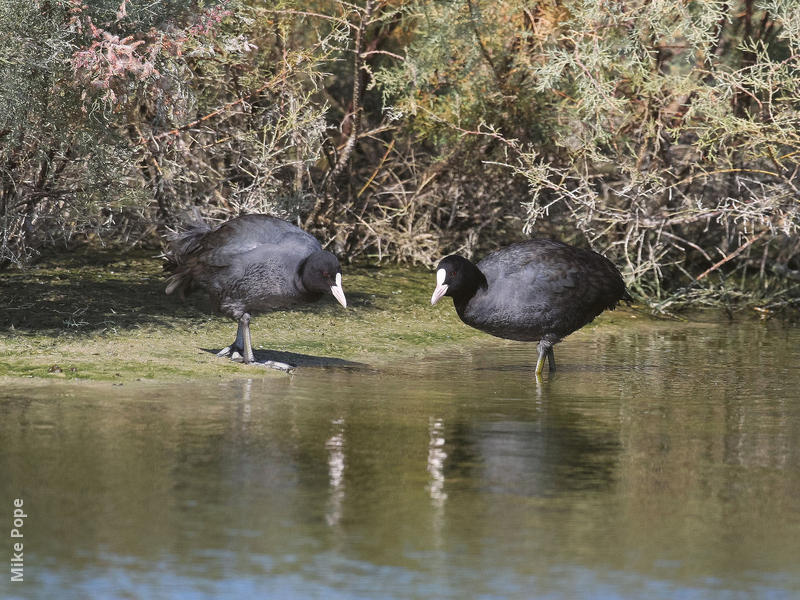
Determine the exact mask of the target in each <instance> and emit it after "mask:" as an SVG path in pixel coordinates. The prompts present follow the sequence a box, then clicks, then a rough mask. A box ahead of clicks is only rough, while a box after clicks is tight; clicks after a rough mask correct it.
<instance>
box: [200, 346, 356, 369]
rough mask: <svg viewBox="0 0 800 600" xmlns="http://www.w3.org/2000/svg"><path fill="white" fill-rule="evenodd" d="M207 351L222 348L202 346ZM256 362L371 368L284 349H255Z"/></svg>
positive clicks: (347, 361) (220, 358) (292, 365)
mask: <svg viewBox="0 0 800 600" xmlns="http://www.w3.org/2000/svg"><path fill="white" fill-rule="evenodd" d="M201 350H203V351H205V352H210V353H211V354H217V353H218V352H219V351H220V350H221V349H216V350H212V349H210V348H201ZM253 355H254V357H255V359H256V363H262V364H263V363H267V366H269V363H282V364H285V365H289V366H290V367H292V368H302V367H337V368H346V369H370V368H371V367H370V366H369V365H368V364H366V363H361V362H355V361H352V360H344V359H343V358H334V357H332V356H313V355H311V354H299V353H297V352H284V351H283V350H253ZM219 360H230V359H229V358H225V357H219Z"/></svg>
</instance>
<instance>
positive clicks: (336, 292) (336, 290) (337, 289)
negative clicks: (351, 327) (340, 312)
mask: <svg viewBox="0 0 800 600" xmlns="http://www.w3.org/2000/svg"><path fill="white" fill-rule="evenodd" d="M331 294H333V297H334V298H336V299H337V300H338V301H339V304H341V305H342V306H344V307H345V308H347V298H345V297H344V290H343V289H342V274H341V273H337V274H336V284H335V285H332V286H331Z"/></svg>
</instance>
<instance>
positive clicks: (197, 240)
mask: <svg viewBox="0 0 800 600" xmlns="http://www.w3.org/2000/svg"><path fill="white" fill-rule="evenodd" d="M170 244H171V246H172V251H171V253H170V254H169V255H168V259H169V260H170V262H171V263H172V265H171V266H172V268H173V271H174V273H173V275H172V276H171V277H170V278H169V279H168V280H167V290H166V291H167V294H171V293H173V292H175V291H178V292H179V293H180V294H181V296H183V295H184V294H185V293H186V292H189V291H191V290H192V289H193V288H195V287H199V288H202V289H204V290H206V291H207V292H208V295H209V297H210V299H211V302H212V304H213V305H214V308H215V309H216V310H217V311H218V312H220V313H222V314H224V315H227V316H229V317H231V318H233V319H236V320H237V321H239V327H238V329H237V331H236V339H235V340H234V342H233V343H232V344H231V345H230V346H228V347H227V348H225V349H224V350H222V351H221V352H220V353H219V355H220V356H227V355H229V354H230V355H231V356H233V355H235V354H236V353H239V354H241V355H242V357H243V359H244V362H245V363H250V362H252V361H253V360H254V357H253V346H252V342H251V338H250V315H251V314H253V313H258V312H264V311H268V310H272V309H276V308H286V307H289V306H292V305H294V304H298V303H303V302H315V301H317V300H319V299H320V298H321V297H322V295H323V294H324V293H326V292H330V293H331V294H333V296H334V298H336V299H337V300H338V301H339V303H340V304H341V305H342V306H345V307H346V306H347V300H346V299H345V297H344V291H343V290H342V270H341V268H340V266H339V261H338V260H337V259H336V257H335V256H334V255H333V254H331V253H330V252H327V251H325V250H323V249H322V246H321V245H320V243H319V242H318V241H317V240H316V238H314V236H312V235H310V234H308V233H306V232H305V231H303V230H302V229H300V228H298V227H295V226H294V225H292V224H291V223H289V222H287V221H284V220H282V219H278V218H276V217H271V216H268V215H246V216H243V217H238V218H235V219H231V220H230V221H227V222H226V223H223V224H222V225H220V226H219V227H217V228H216V229H211V228H210V227H208V226H207V225H195V226H192V227H191V228H189V230H188V231H185V232H183V233H179V234H176V235H175V236H173V237H172V239H171V240H170Z"/></svg>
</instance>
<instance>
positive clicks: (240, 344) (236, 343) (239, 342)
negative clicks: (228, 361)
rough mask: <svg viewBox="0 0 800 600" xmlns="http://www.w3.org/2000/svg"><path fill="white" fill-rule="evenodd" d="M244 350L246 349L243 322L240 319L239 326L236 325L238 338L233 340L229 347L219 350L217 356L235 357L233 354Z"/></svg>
mask: <svg viewBox="0 0 800 600" xmlns="http://www.w3.org/2000/svg"><path fill="white" fill-rule="evenodd" d="M243 350H244V338H243V337H242V322H241V321H239V325H238V327H236V339H235V340H233V343H232V344H231V345H230V346H228V347H227V348H223V349H222V350H220V351H219V352H217V356H228V355H231V358H233V355H235V354H237V353H238V354H241V353H242V351H243Z"/></svg>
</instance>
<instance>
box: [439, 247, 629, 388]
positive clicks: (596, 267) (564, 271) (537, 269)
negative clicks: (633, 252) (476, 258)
mask: <svg viewBox="0 0 800 600" xmlns="http://www.w3.org/2000/svg"><path fill="white" fill-rule="evenodd" d="M442 296H451V297H452V298H453V304H454V305H455V307H456V311H457V312H458V316H459V317H460V318H461V320H462V321H464V323H466V324H467V325H470V326H472V327H475V328H476V329H480V330H481V331H485V332H487V333H490V334H492V335H494V336H497V337H501V338H507V339H510V340H520V341H526V342H528V341H538V342H539V346H538V349H539V359H538V361H537V363H536V375H537V377H538V376H540V375H541V372H542V368H543V367H544V360H545V357H547V359H548V362H549V364H550V370H551V371H554V370H555V364H556V363H555V356H554V354H553V345H555V344H556V343H558V342H560V341H561V340H562V339H563V338H564V337H566V336H568V335H569V334H570V333H572V332H573V331H577V330H578V329H580V328H581V327H583V326H584V325H586V324H587V323H590V322H591V321H592V320H593V319H594V318H595V317H596V316H597V315H599V314H600V313H601V312H603V311H604V310H606V309H609V310H613V309H614V308H615V307H616V305H617V303H618V302H619V301H620V300H625V301H630V300H631V298H630V296H629V295H628V292H627V291H626V290H625V283H624V282H623V281H622V276H621V275H620V273H619V271H618V270H617V268H616V267H615V266H614V265H613V263H611V261H609V260H608V259H607V258H605V257H604V256H601V255H600V254H597V253H596V252H593V251H591V250H583V249H580V248H575V247H573V246H569V245H567V244H564V243H562V242H556V241H553V240H545V239H535V240H529V241H527V242H520V243H518V244H512V245H511V246H508V247H506V248H502V249H500V250H497V251H496V252H493V253H492V254H489V255H488V256H487V257H486V258H484V259H483V260H482V261H481V262H479V263H478V264H477V266H476V265H474V264H473V263H471V262H470V261H469V260H467V259H466V258H463V257H461V256H457V255H452V256H447V257H445V258H443V259H442V261H441V262H440V263H439V266H438V267H437V270H436V289H435V290H434V292H433V296H432V297H431V304H436V303H437V302H438V301H439V299H441V297H442Z"/></svg>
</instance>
